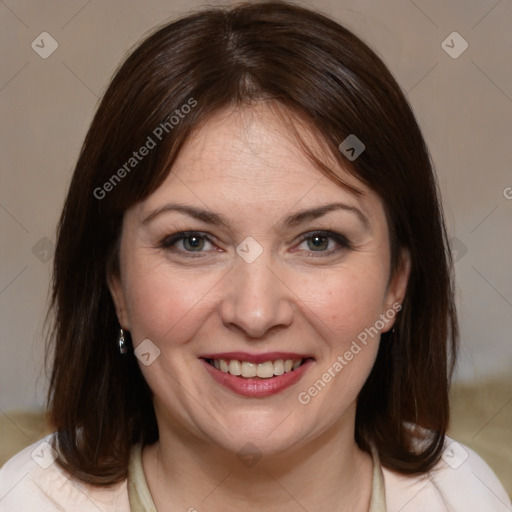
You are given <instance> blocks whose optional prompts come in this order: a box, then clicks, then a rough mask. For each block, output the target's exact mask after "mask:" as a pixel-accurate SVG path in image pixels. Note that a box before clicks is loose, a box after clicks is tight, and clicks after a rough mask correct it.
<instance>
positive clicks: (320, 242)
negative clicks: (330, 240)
mask: <svg viewBox="0 0 512 512" xmlns="http://www.w3.org/2000/svg"><path fill="white" fill-rule="evenodd" d="M310 240H312V242H313V248H316V249H319V248H320V249H326V248H327V246H326V242H327V237H325V236H322V235H315V236H313V237H311V239H310Z"/></svg>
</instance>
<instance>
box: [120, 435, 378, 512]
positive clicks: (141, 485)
mask: <svg viewBox="0 0 512 512" xmlns="http://www.w3.org/2000/svg"><path fill="white" fill-rule="evenodd" d="M372 459H373V478H372V497H371V500H370V508H369V509H368V512H386V494H385V489H384V476H383V474H382V468H381V466H380V460H379V455H378V453H377V450H376V449H375V448H374V447H372ZM128 498H129V500H130V512H158V511H157V509H156V507H155V504H154V503H153V498H152V497H151V493H150V492H149V487H148V483H147V481H146V477H145V475H144V470H143V468H142V449H141V444H140V443H139V444H136V445H135V446H134V447H133V448H132V451H131V455H130V465H129V467H128Z"/></svg>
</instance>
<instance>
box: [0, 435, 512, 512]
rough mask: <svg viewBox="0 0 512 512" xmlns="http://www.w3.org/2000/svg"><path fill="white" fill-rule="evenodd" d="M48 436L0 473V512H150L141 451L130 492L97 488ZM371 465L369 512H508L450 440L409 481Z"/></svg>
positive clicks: (489, 478) (474, 460) (476, 460)
mask: <svg viewBox="0 0 512 512" xmlns="http://www.w3.org/2000/svg"><path fill="white" fill-rule="evenodd" d="M52 435H53V434H50V435H49V436H46V437H45V438H43V439H41V440H40V441H38V442H36V443H34V444H32V445H31V446H28V447H27V448H25V449H24V450H22V451H21V452H19V453H18V454H17V455H15V456H14V457H12V458H11V459H10V460H9V461H8V462H6V463H5V464H4V466H3V467H2V468H1V469H0V512H55V511H62V512H68V511H69V512H71V511H72V512H98V511H100V512H150V511H151V510H152V509H151V507H154V504H153V500H152V498H151V494H150V492H149V488H148V486H147V482H146V479H145V477H144V473H143V471H142V463H141V458H140V453H141V452H140V445H137V446H136V447H134V449H133V450H132V457H131V459H130V469H129V477H128V480H129V481H130V486H128V483H127V480H124V481H123V482H121V483H119V484H116V485H114V486H111V487H109V488H102V487H96V486H90V485H87V484H84V483H82V482H79V481H77V480H74V479H72V478H70V477H68V475H67V473H65V472H64V471H63V470H62V469H61V468H60V467H59V466H58V465H57V464H56V463H54V459H55V457H54V452H53V451H52V450H53V449H52V448H51V446H50V444H49V441H50V437H51V436H52ZM373 461H374V473H373V486H372V489H373V490H372V505H371V507H373V508H370V511H369V512H512V504H511V502H510V498H509V497H508V496H507V493H506V492H505V490H504V489H503V487H502V485H501V484H500V482H499V481H498V479H497V477H496V475H495V474H494V473H493V471H492V470H491V469H490V468H489V466H488V465H487V464H486V463H485V462H484V461H483V460H482V459H481V458H480V457H479V456H478V455H477V454H476V453H475V452H474V451H472V450H471V449H470V448H468V447H466V446H464V445H461V444H459V443H456V442H455V441H453V440H452V439H449V438H447V445H446V449H445V451H444V454H443V458H442V459H441V460H440V461H439V463H438V464H437V465H436V466H435V467H434V468H433V469H432V470H431V471H430V472H429V473H428V474H425V475H421V476H414V477H410V476H404V475H399V474H397V473H395V472H393V471H390V470H388V469H386V468H381V467H380V463H379V462H378V455H377V454H376V453H375V452H374V453H373ZM129 487H130V489H129ZM383 494H385V505H384V503H383V498H384V496H383ZM130 499H131V500H132V508H130ZM136 501H139V504H136V503H135V502H136ZM154 510H156V508H155V509H154ZM333 512H335V511H333Z"/></svg>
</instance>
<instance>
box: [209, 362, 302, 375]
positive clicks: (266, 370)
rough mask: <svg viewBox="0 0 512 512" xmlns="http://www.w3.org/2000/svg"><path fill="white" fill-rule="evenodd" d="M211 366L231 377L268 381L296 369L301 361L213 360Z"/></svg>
mask: <svg viewBox="0 0 512 512" xmlns="http://www.w3.org/2000/svg"><path fill="white" fill-rule="evenodd" d="M212 362H213V365H214V366H215V368H217V370H220V371H221V372H224V373H230V374H231V375H240V376H242V377H260V378H261V379H269V378H270V377H273V376H274V375H282V374H283V373H285V372H286V373H287V372H291V371H292V370H295V369H296V368H298V367H299V366H300V365H301V363H302V359H286V360H283V359H278V360H277V361H266V362H264V363H259V364H257V363H249V362H247V361H237V360H236V359H231V360H230V361H226V360H225V359H213V361H212Z"/></svg>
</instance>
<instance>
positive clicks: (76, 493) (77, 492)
mask: <svg viewBox="0 0 512 512" xmlns="http://www.w3.org/2000/svg"><path fill="white" fill-rule="evenodd" d="M54 435H55V434H50V435H48V436H46V437H44V438H43V439H41V440H39V441H37V442H36V443H34V444H32V445H30V446H28V447H26V448H25V449H24V450H22V451H21V452H19V453H18V454H16V455H15V456H14V457H12V458H11V459H9V460H8V461H7V462H6V463H5V464H4V465H3V466H2V468H0V512H11V511H16V512H29V511H30V512H34V511H35V510H36V511H37V512H55V511H68V510H73V511H74V512H75V511H76V512H89V511H91V512H92V511H94V512H97V511H98V510H101V511H102V512H111V511H112V512H113V511H114V510H115V511H116V512H118V511H119V512H124V511H126V512H128V511H129V510H130V505H129V501H128V491H127V486H126V481H125V482H122V483H121V484H117V485H115V486H112V487H108V488H105V487H97V486H90V485H86V484H85V483H83V482H81V481H78V480H76V479H74V478H73V477H72V476H70V475H69V474H68V473H66V472H65V471H64V470H63V469H62V468H60V466H58V464H57V463H56V462H55V455H56V452H55V450H53V448H52V446H51V444H50V443H51V441H52V437H53V436H54Z"/></svg>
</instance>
